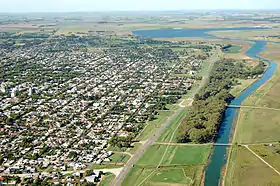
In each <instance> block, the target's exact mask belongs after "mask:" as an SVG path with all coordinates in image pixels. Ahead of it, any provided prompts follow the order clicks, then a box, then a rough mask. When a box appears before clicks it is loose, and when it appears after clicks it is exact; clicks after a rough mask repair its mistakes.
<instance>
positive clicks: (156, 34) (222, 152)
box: [133, 27, 277, 186]
mask: <svg viewBox="0 0 280 186" xmlns="http://www.w3.org/2000/svg"><path fill="white" fill-rule="evenodd" d="M257 29H263V28H245V27H243V28H211V29H183V30H173V29H170V30H138V31H134V32H133V34H135V35H138V36H144V37H150V38H174V37H200V38H209V37H212V38H216V37H214V36H211V35H210V34H209V33H206V32H212V31H225V30H257ZM225 39H230V38H225ZM253 42H254V44H253V45H252V46H251V48H250V49H249V50H248V51H247V52H246V55H248V56H250V57H252V58H256V59H260V60H263V61H266V62H268V63H269V67H268V68H267V71H266V72H265V73H264V75H263V77H262V78H260V79H259V80H258V81H256V82H255V83H253V84H252V85H251V86H250V87H248V89H246V90H245V91H244V92H243V93H242V94H241V95H240V96H238V97H236V98H235V99H234V100H232V102H231V104H232V105H241V103H242V102H243V101H244V100H245V99H246V98H247V97H248V96H249V95H250V94H251V93H252V92H254V91H255V90H256V89H257V88H259V87H260V86H261V85H262V84H264V83H265V82H266V81H268V80H269V79H270V78H271V77H272V76H273V74H274V72H275V70H276V67H277V64H276V63H275V62H272V61H269V60H266V59H263V58H260V57H258V54H259V53H260V52H262V51H264V50H265V46H266V41H253ZM237 117H238V109H235V108H227V109H226V112H225V117H224V119H223V122H222V123H221V126H220V130H219V135H218V138H217V140H216V143H229V138H230V134H231V129H232V123H233V121H234V120H235V118H237ZM226 155H227V147H225V146H215V147H214V149H213V154H212V156H211V158H210V163H209V165H208V166H207V168H206V175H205V186H218V185H219V181H220V178H221V169H222V168H223V167H224V165H225V163H226V160H227V157H226Z"/></svg>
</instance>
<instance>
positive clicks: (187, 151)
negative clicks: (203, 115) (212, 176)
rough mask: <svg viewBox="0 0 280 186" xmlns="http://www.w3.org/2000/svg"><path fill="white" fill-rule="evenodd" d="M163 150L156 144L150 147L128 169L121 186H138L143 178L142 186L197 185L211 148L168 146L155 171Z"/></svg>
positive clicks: (208, 146)
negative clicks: (130, 168) (129, 169)
mask: <svg viewBox="0 0 280 186" xmlns="http://www.w3.org/2000/svg"><path fill="white" fill-rule="evenodd" d="M167 147H168V146H167V145H158V144H156V145H153V146H151V147H150V148H149V149H148V150H147V151H146V153H145V154H144V155H143V156H142V157H141V158H140V160H139V161H138V162H137V163H136V165H135V166H134V167H133V168H132V170H131V171H130V173H129V174H128V176H127V177H126V179H125V180H124V182H123V185H125V186H130V185H138V184H140V183H141V182H142V181H143V180H144V179H147V180H145V182H144V184H143V185H162V184H164V183H165V184H167V183H168V184H179V185H181V184H182V185H188V184H190V183H191V182H193V183H195V184H194V185H198V184H199V183H200V180H201V177H202V172H203V169H204V167H205V165H206V163H207V159H208V156H209V154H210V152H211V149H212V147H211V146H210V145H199V146H182V145H181V146H180V145H176V146H169V147H168V149H167V152H166V154H165V157H164V159H163V162H162V164H161V166H160V167H159V168H158V169H156V167H157V165H158V164H159V162H160V160H161V158H162V156H163V154H164V153H165V150H166V148H167Z"/></svg>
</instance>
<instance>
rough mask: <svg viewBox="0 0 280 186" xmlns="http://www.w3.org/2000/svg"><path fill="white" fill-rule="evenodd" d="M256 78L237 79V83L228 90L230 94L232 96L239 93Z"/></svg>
mask: <svg viewBox="0 0 280 186" xmlns="http://www.w3.org/2000/svg"><path fill="white" fill-rule="evenodd" d="M255 81H256V79H238V83H237V85H234V86H233V87H232V89H231V90H230V94H231V95H233V96H234V97H237V96H238V95H239V94H241V93H242V92H243V91H244V90H246V88H248V87H249V86H250V85H251V84H252V83H254V82H255Z"/></svg>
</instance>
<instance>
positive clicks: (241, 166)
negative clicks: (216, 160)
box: [225, 147, 280, 186]
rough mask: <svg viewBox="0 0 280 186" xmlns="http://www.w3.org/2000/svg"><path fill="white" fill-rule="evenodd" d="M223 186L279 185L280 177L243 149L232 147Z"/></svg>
mask: <svg viewBox="0 0 280 186" xmlns="http://www.w3.org/2000/svg"><path fill="white" fill-rule="evenodd" d="M229 161H230V162H229V167H228V170H227V176H226V178H225V186H248V185H258V186H267V185H279V184H280V177H279V175H277V174H276V173H275V172H274V171H273V170H272V169H271V168H270V167H268V166H267V165H266V164H264V163H263V162H262V161H260V160H259V159H258V158H257V157H256V156H254V155H253V154H252V153H251V152H250V151H249V150H247V149H246V148H244V147H233V149H232V153H231V157H230V160H229Z"/></svg>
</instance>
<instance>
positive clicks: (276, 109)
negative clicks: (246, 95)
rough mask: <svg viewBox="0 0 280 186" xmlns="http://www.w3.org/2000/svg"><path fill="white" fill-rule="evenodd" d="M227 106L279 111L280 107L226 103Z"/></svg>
mask: <svg viewBox="0 0 280 186" xmlns="http://www.w3.org/2000/svg"><path fill="white" fill-rule="evenodd" d="M227 108H248V109H266V110H274V111H280V109H278V108H270V107H256V106H247V105H228V106H227Z"/></svg>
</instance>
